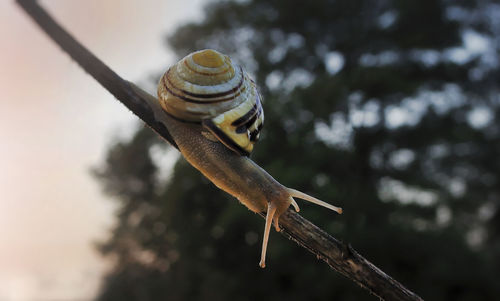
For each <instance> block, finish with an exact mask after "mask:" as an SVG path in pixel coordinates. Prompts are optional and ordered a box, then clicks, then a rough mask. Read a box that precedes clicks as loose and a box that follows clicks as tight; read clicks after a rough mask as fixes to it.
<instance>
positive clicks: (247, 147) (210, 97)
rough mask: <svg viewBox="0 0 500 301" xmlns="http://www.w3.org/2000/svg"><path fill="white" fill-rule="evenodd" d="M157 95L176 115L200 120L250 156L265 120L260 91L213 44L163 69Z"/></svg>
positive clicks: (229, 146) (240, 151) (219, 137)
mask: <svg viewBox="0 0 500 301" xmlns="http://www.w3.org/2000/svg"><path fill="white" fill-rule="evenodd" d="M158 99H159V101H160V104H161V106H162V108H163V109H164V110H165V111H166V112H167V113H168V114H169V115H170V116H172V117H174V118H176V119H178V120H181V121H185V122H194V123H201V124H202V126H203V127H204V128H205V129H206V130H207V131H208V132H210V133H211V134H212V135H213V136H214V137H215V138H216V139H217V140H219V141H220V142H222V143H223V144H224V145H225V146H226V147H228V148H229V149H231V150H233V151H234V152H236V153H238V154H240V155H245V156H248V155H249V154H250V153H251V152H252V150H253V146H254V144H255V142H257V140H258V139H259V135H260V130H261V129H262V125H263V123H264V111H263V110H262V104H261V96H260V94H259V92H258V91H257V88H256V85H255V83H254V82H253V81H252V80H251V79H250V77H249V76H248V74H247V73H246V72H245V71H244V70H243V69H242V68H241V67H240V66H238V65H236V64H233V62H232V61H231V59H230V58H229V57H228V56H226V55H223V54H221V53H219V52H217V51H215V50H212V49H205V50H201V51H197V52H194V53H191V54H189V55H187V56H186V57H184V58H183V59H181V60H180V61H179V62H178V63H177V64H175V65H173V66H172V67H171V68H169V69H168V70H167V72H165V74H164V75H163V76H162V78H161V80H160V83H159V85H158Z"/></svg>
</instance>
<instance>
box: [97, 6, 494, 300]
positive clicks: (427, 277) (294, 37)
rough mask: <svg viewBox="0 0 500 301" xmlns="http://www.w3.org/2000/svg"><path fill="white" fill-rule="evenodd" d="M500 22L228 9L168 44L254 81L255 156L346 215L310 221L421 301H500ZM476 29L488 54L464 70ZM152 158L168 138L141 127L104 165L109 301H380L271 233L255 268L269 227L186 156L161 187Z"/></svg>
mask: <svg viewBox="0 0 500 301" xmlns="http://www.w3.org/2000/svg"><path fill="white" fill-rule="evenodd" d="M499 15H500V7H499V6H498V5H496V4H494V3H493V2H492V3H490V2H488V1H482V2H480V3H479V4H478V3H476V2H475V1H465V0H464V1H417V0H411V1H410V0H406V1H368V0H366V1H362V0H357V1H347V0H344V1H298V0H293V1H292V0H287V1H264V0H253V1H239V2H229V1H222V2H214V3H212V4H211V5H210V6H208V7H207V9H206V18H205V19H204V21H203V22H201V23H196V24H189V25H186V26H183V27H181V28H179V29H178V30H177V31H176V33H175V34H174V35H172V36H171V37H170V38H169V45H171V47H173V49H174V50H175V51H176V52H177V53H178V54H179V56H183V55H185V54H187V53H189V52H191V51H194V50H197V49H201V48H215V49H217V50H220V51H222V52H224V53H227V54H229V55H231V56H232V57H233V58H235V59H236V60H238V61H239V62H240V63H241V64H242V65H244V66H245V67H246V68H247V69H250V70H251V71H252V72H253V73H254V75H255V79H256V80H257V82H258V84H259V86H260V87H261V91H262V93H263V94H264V98H265V103H264V107H265V114H266V121H265V127H264V133H263V135H262V137H261V141H260V142H259V143H258V145H257V147H256V150H255V151H254V154H252V157H253V159H254V160H255V161H256V162H258V163H259V164H260V165H261V166H263V167H264V168H265V169H266V170H268V171H269V172H270V174H272V175H273V176H274V177H275V178H276V179H278V180H279V181H280V182H282V183H283V184H285V185H287V186H289V187H294V188H297V189H299V190H302V191H306V192H308V193H311V194H313V195H315V196H317V197H318V198H320V199H323V200H326V201H329V202H331V203H333V204H338V205H340V206H342V207H343V208H344V214H343V215H341V216H337V215H335V214H332V213H331V212H329V211H327V210H325V209H322V208H316V207H313V206H309V205H303V206H302V211H303V212H302V213H303V215H304V216H305V217H306V218H308V219H310V220H312V221H314V222H315V223H316V224H318V225H319V226H320V227H322V228H323V229H325V230H327V231H328V232H329V233H331V234H333V235H334V236H336V237H338V238H339V239H342V240H344V241H347V242H350V243H351V244H352V245H353V246H354V248H355V249H357V250H358V251H359V252H360V253H361V254H363V255H364V256H366V257H367V258H368V259H369V260H371V261H372V262H373V263H375V264H376V265H377V266H379V267H380V268H381V269H382V270H384V271H385V272H387V273H388V274H389V275H391V276H393V277H394V278H396V279H397V280H399V281H401V282H402V283H403V284H404V285H406V286H407V287H408V288H410V289H412V290H414V291H415V292H416V293H417V294H419V295H420V296H422V297H423V298H424V299H428V300H496V299H497V296H498V295H499V293H500V289H499V287H498V285H497V283H496V281H498V279H500V272H499V271H500V258H499V255H498V254H500V244H499V243H498V241H499V240H498V238H499V235H500V232H499V231H498V229H500V212H499V210H498V208H499V205H500V198H499V193H500V183H499V176H498V170H499V169H500V161H499V160H498V154H499V150H500V142H499V141H500V140H499V136H500V126H499V124H498V123H497V122H496V120H497V119H498V116H499V108H498V107H499V104H500V102H499V99H500V98H499V93H498V88H497V87H496V85H497V83H498V82H499V81H498V80H499V77H500V76H499V74H500V68H499V62H498V59H497V57H498V53H499V44H498V42H495V41H498V39H499V38H500V31H499V30H498V27H495V25H498V22H497V21H495V20H498V18H497V19H495V16H497V17H498V16H499ZM471 33H472V38H476V43H481V41H482V42H483V44H484V41H489V42H488V43H487V47H486V48H484V47H483V48H484V49H482V50H481V51H480V52H476V53H472V54H469V55H468V56H467V55H466V56H465V58H463V59H460V56H458V59H457V58H456V57H457V56H456V55H457V54H460V53H461V54H462V55H463V54H464V52H460V47H462V49H463V42H464V41H465V42H466V44H467V40H466V38H464V37H466V35H467V34H469V37H471V36H470V34H471ZM477 39H482V40H480V41H479V42H478V40H477ZM495 39H496V40H495ZM475 45H477V44H475ZM335 57H336V58H337V59H338V58H339V57H341V58H342V59H341V60H342V61H343V65H342V66H341V67H342V68H341V69H340V70H336V71H338V72H332V66H331V64H332V63H331V59H332V58H335ZM337 67H339V66H338V65H337ZM337 69H339V68H337ZM488 117H490V118H489V119H488ZM154 148H156V150H158V149H159V148H160V149H161V148H165V150H164V151H166V147H165V142H163V141H161V140H160V139H158V138H156V137H155V134H154V133H152V132H151V131H150V129H148V128H141V129H140V130H138V131H137V134H136V136H135V137H134V138H133V139H132V140H131V141H127V142H120V143H118V144H116V145H115V146H114V147H113V148H112V149H111V150H110V151H109V154H108V160H107V161H106V163H105V164H104V165H103V166H101V167H100V168H98V169H97V172H96V174H97V176H98V178H99V179H100V181H101V182H102V183H103V185H104V187H105V188H106V191H108V192H109V193H110V194H111V195H113V196H115V197H117V198H118V200H119V202H120V210H119V212H118V214H117V217H118V223H117V226H116V228H115V229H114V230H113V233H112V237H111V238H110V239H109V240H108V241H106V242H104V243H103V244H102V245H101V250H102V252H103V253H104V254H106V255H108V256H112V257H113V258H115V259H116V266H115V268H114V269H113V270H112V271H111V272H110V274H109V275H108V277H107V278H106V281H105V282H104V286H103V288H102V292H101V294H100V296H99V300H256V299H266V300H267V299H271V298H278V299H287V300H327V299H333V298H334V299H336V300H371V299H373V297H371V296H369V295H368V294H367V293H366V292H365V291H363V290H362V289H360V288H359V287H357V286H356V285H354V284H353V283H350V282H349V281H347V280H346V279H344V278H343V277H341V276H339V275H338V274H337V273H335V272H333V271H331V270H330V269H329V268H328V267H327V266H326V265H325V264H323V263H321V262H319V261H318V260H316V259H315V258H314V257H313V256H311V255H310V254H308V253H307V252H306V251H305V250H303V249H301V248H299V247H297V246H296V245H295V244H293V243H291V242H289V241H287V240H286V239H284V238H282V237H281V236H279V235H277V234H276V233H272V234H271V238H270V245H269V250H268V268H266V269H265V270H261V269H260V268H258V266H257V262H258V257H259V254H260V253H259V252H260V245H261V232H262V229H263V221H262V219H261V218H260V217H258V216H256V215H255V214H253V213H251V212H249V211H248V210H246V209H245V207H243V206H241V205H239V204H238V203H237V201H236V200H235V199H233V198H232V197H230V196H228V195H226V194H225V193H223V192H221V191H219V190H218V189H217V188H216V187H215V186H214V185H213V184H211V183H210V182H208V180H206V179H204V178H203V176H201V174H200V173H199V172H198V171H196V170H195V169H194V168H192V167H191V166H189V165H188V164H187V163H186V162H185V161H184V160H183V159H182V158H179V159H178V160H177V162H176V164H175V167H174V169H173V170H172V175H171V176H170V177H169V178H168V180H164V179H163V178H162V177H159V175H158V168H159V166H157V164H158V163H155V161H154V160H153V156H152V149H154Z"/></svg>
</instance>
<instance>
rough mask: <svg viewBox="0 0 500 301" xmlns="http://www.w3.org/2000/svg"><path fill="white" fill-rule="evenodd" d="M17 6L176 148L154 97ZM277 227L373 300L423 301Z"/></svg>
mask: <svg viewBox="0 0 500 301" xmlns="http://www.w3.org/2000/svg"><path fill="white" fill-rule="evenodd" d="M17 3H18V4H19V5H20V6H21V7H22V8H23V9H24V10H25V11H26V12H27V13H28V14H29V15H30V16H31V18H33V20H34V21H35V22H36V23H37V24H38V25H39V26H40V27H41V28H42V30H44V31H45V32H46V33H47V34H48V35H49V37H50V38H51V39H53V40H54V41H55V42H56V43H57V44H58V45H59V46H60V47H61V48H62V49H63V50H64V51H65V52H66V53H68V54H69V55H70V56H71V57H72V58H73V59H74V60H75V61H76V62H77V63H78V64H79V65H80V66H81V67H82V68H83V69H85V71H86V72H87V73H89V74H90V75H91V76H92V77H93V78H95V79H96V80H97V81H98V82H99V83H100V84H101V85H102V86H103V87H104V88H106V90H108V91H109V92H110V93H111V94H113V95H114V96H115V97H116V98H117V99H118V100H119V101H120V102H122V103H123V104H124V105H125V106H126V107H127V108H129V109H130V110H131V111H132V112H133V113H134V114H135V115H137V116H138V117H139V118H141V119H142V120H143V121H144V122H145V123H146V124H147V125H148V126H150V127H151V128H152V129H154V130H155V131H156V132H157V133H158V134H159V135H160V136H161V137H163V138H165V139H166V140H167V141H168V142H170V143H171V144H172V145H173V146H174V147H176V148H177V145H176V144H175V141H174V139H173V138H172V136H171V135H170V133H169V132H168V129H167V128H166V127H165V125H164V124H163V123H162V122H161V121H160V120H157V119H156V118H155V115H154V111H155V110H157V103H156V101H154V102H153V101H152V100H154V99H155V98H154V97H153V96H151V95H149V94H148V93H146V92H144V91H142V90H140V89H138V88H137V87H135V86H134V85H133V84H131V83H129V82H127V81H126V80H124V79H122V78H121V77H120V76H118V74H116V73H115V72H114V71H113V70H111V69H110V68H109V67H108V66H106V65H105V64H104V63H103V62H101V61H100V60H99V59H98V58H97V57H96V56H94V55H93V54H92V53H91V52H90V51H88V50H87V49H86V48H85V47H84V46H82V45H81V44H80V43H78V42H77V41H76V40H75V39H74V38H73V37H72V36H71V35H69V34H68V33H67V32H66V31H65V30H64V29H63V28H62V27H61V26H59V25H58V24H57V23H56V22H55V21H54V20H53V19H52V18H51V16H50V15H48V14H47V12H46V11H45V10H44V9H43V8H42V7H40V6H39V5H38V3H37V2H36V0H17ZM280 224H281V226H282V227H283V231H281V233H282V234H283V235H284V236H286V237H288V238H289V239H291V240H293V241H295V242H296V243H297V244H299V245H300V246H302V247H303V248H305V249H307V250H309V251H310V252H311V253H313V254H314V255H316V256H317V257H318V258H321V259H322V260H323V261H324V262H326V263H327V264H328V265H329V266H330V267H332V268H333V269H334V270H336V271H338V272H339V273H341V274H342V275H344V276H346V277H347V278H349V279H351V280H352V281H354V282H355V283H357V284H358V285H360V286H361V287H363V288H365V289H367V290H368V291H369V292H370V293H372V294H374V295H375V296H377V297H379V298H381V299H383V300H408V301H410V300H412V301H415V300H422V299H421V298H420V297H419V296H417V295H416V294H414V293H413V292H411V291H409V290H408V289H406V288H405V287H404V286H403V285H401V284H400V283H399V282H397V281H396V280H394V279H393V278H391V277H390V276H388V275H387V274H385V273H384V272H383V271H381V270H380V269H379V268H377V267H376V266H374V265H373V264H372V263H370V262H369V261H368V260H366V259H365V258H364V257H363V256H361V255H359V254H358V253H357V252H356V251H355V250H354V249H353V248H352V247H351V246H350V245H346V244H344V243H342V242H340V241H338V240H336V239H335V238H333V237H332V236H330V235H329V234H327V233H326V232H324V231H323V230H321V229H320V228H318V227H317V226H315V225H314V224H312V223H311V222H309V221H308V220H306V219H304V218H303V217H301V216H300V215H299V214H297V213H295V212H294V211H292V210H288V211H287V212H286V213H285V214H284V215H283V216H281V218H280Z"/></svg>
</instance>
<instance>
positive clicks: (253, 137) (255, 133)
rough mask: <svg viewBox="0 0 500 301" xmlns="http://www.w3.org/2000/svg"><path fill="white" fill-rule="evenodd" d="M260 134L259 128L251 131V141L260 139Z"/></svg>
mask: <svg viewBox="0 0 500 301" xmlns="http://www.w3.org/2000/svg"><path fill="white" fill-rule="evenodd" d="M258 136H259V130H255V131H253V132H251V133H250V141H252V142H255V141H257V140H259V138H258Z"/></svg>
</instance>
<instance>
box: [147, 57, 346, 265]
mask: <svg viewBox="0 0 500 301" xmlns="http://www.w3.org/2000/svg"><path fill="white" fill-rule="evenodd" d="M158 99H159V103H160V105H161V108H162V112H156V113H157V114H161V116H157V117H159V119H160V120H162V121H163V122H164V124H165V125H166V127H167V129H168V131H169V132H170V134H171V136H172V137H173V139H174V140H175V142H176V144H177V146H178V148H179V151H180V152H181V154H182V155H183V156H184V157H185V158H186V160H187V161H188V162H189V163H190V164H191V165H193V166H194V167H195V168H196V169H198V170H199V171H200V172H201V173H202V174H203V175H204V176H205V177H207V178H208V179H209V180H210V181H211V182H212V183H214V184H215V185H216V186H217V187H218V188H220V189H222V190H224V191H226V192H227V193H229V194H230V195H232V196H234V197H235V198H237V199H238V200H239V201H240V202H241V203H242V204H244V205H245V206H246V207H247V208H248V209H250V210H251V211H253V212H256V213H260V212H266V224H265V228H264V238H263V243H262V253H261V260H260V263H259V265H260V266H261V267H265V256H266V249H267V243H268V239H269V232H270V228H271V224H272V223H273V222H274V226H275V229H276V231H280V228H279V217H280V216H281V215H282V214H283V213H284V212H285V211H286V210H287V209H288V208H289V207H290V205H292V206H294V208H295V210H296V211H297V212H298V211H299V207H298V205H297V203H296V202H295V200H294V199H293V197H297V198H301V199H304V200H307V201H309V202H312V203H315V204H318V205H321V206H324V207H327V208H329V209H332V210H334V211H336V212H338V213H341V212H342V209H341V208H338V207H335V206H332V205H330V204H328V203H325V202H323V201H320V200H318V199H316V198H313V197H311V196H309V195H306V194H304V193H302V192H300V191H297V190H294V189H290V188H287V187H285V186H284V185H282V184H280V183H279V182H278V181H276V180H275V179H274V178H273V177H272V176H271V175H269V174H268V173H267V172H266V171H265V170H264V169H262V168H261V167H260V166H258V165H257V164H256V163H254V162H253V161H252V160H251V159H249V158H248V155H249V154H250V152H251V151H252V150H253V147H254V144H255V142H256V141H257V140H258V138H259V132H260V130H261V128H262V125H263V121H264V113H263V110H262V105H261V97H260V94H259V93H258V91H257V89H256V87H255V84H254V83H253V81H251V79H250V78H249V76H248V75H247V74H246V72H244V71H243V69H242V68H241V67H239V66H237V65H234V64H233V63H232V62H231V60H230V58H229V57H227V56H225V55H223V54H221V53H219V52H217V51H215V50H210V49H207V50H202V51H198V52H194V53H192V54H190V55H188V56H186V57H185V58H183V59H182V60H180V61H179V62H178V63H177V64H175V65H174V66H172V67H171V68H170V69H169V70H168V71H167V72H165V74H164V75H163V77H162V79H161V80H160V83H159V85H158Z"/></svg>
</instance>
